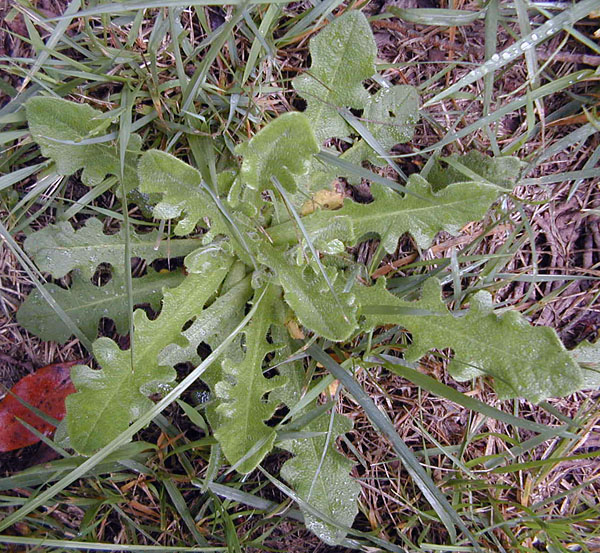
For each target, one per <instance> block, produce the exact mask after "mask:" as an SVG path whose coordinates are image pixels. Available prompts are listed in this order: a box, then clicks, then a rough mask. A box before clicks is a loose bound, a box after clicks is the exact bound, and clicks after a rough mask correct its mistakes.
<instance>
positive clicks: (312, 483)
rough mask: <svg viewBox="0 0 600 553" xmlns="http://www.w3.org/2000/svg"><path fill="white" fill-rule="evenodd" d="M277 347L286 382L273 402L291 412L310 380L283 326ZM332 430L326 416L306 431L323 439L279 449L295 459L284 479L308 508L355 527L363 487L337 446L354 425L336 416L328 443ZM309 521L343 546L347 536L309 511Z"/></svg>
mask: <svg viewBox="0 0 600 553" xmlns="http://www.w3.org/2000/svg"><path fill="white" fill-rule="evenodd" d="M282 316H283V315H282ZM273 341H274V342H276V343H278V344H281V347H280V349H279V350H278V351H277V353H276V357H275V359H276V362H277V363H278V371H279V373H280V374H281V375H282V376H284V377H285V378H286V379H287V382H286V384H285V386H283V387H282V388H279V389H277V390H275V391H274V392H272V396H275V397H276V398H278V399H280V400H281V401H283V402H284V403H285V404H286V405H287V406H288V407H289V408H290V409H292V408H294V407H295V406H296V404H297V403H298V401H299V400H300V399H301V397H302V393H303V387H304V381H305V378H306V375H305V372H304V368H303V364H302V361H291V362H290V361H287V358H288V357H289V356H290V355H291V354H292V348H291V344H290V337H289V334H287V330H286V328H285V327H284V326H282V325H281V324H280V325H278V326H277V327H274V329H273ZM315 407H317V402H313V403H312V404H311V405H309V406H307V407H306V408H305V409H303V410H302V411H300V412H299V413H298V414H297V415H296V417H295V418H294V419H292V422H294V421H295V420H297V419H298V417H299V416H301V415H303V414H306V413H307V412H308V411H309V410H310V409H311V408H315ZM329 424H330V415H322V416H321V417H319V418H317V419H315V420H313V421H311V422H310V423H309V424H308V425H306V426H305V427H303V428H302V431H303V432H307V433H309V432H310V433H312V432H322V433H323V435H322V436H316V437H310V438H301V439H292V440H286V441H283V442H281V443H279V444H278V445H279V446H280V447H282V448H283V449H286V450H287V451H289V452H291V453H293V454H294V456H295V457H294V458H292V459H290V460H288V461H286V462H285V464H284V465H283V467H282V469H281V475H282V476H283V478H284V479H285V480H287V482H288V483H289V484H290V485H291V487H292V488H293V489H294V491H295V492H296V493H297V494H298V495H299V496H300V497H301V498H302V499H303V500H304V501H305V502H307V503H309V504H310V505H312V506H313V507H314V508H315V509H317V510H318V511H319V512H321V513H323V514H324V515H326V516H327V517H328V518H329V519H331V520H334V521H335V522H337V523H338V524H340V525H342V526H351V525H352V522H353V521H354V517H355V516H356V513H357V512H358V505H357V499H358V494H359V493H360V485H359V484H358V482H357V481H356V480H354V478H352V477H351V476H350V474H349V473H350V470H351V468H352V465H353V463H352V462H351V461H350V460H348V459H346V458H345V457H343V456H342V455H340V453H339V452H338V451H337V449H336V446H335V443H336V438H337V437H338V436H340V435H341V434H344V433H346V432H348V431H350V430H351V429H352V421H351V420H350V419H348V418H346V417H344V416H343V415H339V414H335V415H334V419H333V424H332V428H331V432H330V433H329V439H327V433H328V432H329ZM304 520H305V522H306V525H307V527H308V528H309V529H310V530H311V531H313V532H314V533H315V534H316V535H317V536H319V537H320V538H321V539H322V540H323V541H325V542H326V543H328V544H330V545H336V544H339V543H340V542H341V541H342V539H343V538H344V537H345V533H344V532H342V531H340V530H339V529H338V528H336V527H335V526H333V525H330V524H327V523H325V522H323V521H321V520H319V519H317V518H316V517H315V516H314V515H312V514H311V513H309V512H308V511H307V510H304Z"/></svg>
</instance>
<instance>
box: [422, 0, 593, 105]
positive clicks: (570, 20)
mask: <svg viewBox="0 0 600 553" xmlns="http://www.w3.org/2000/svg"><path fill="white" fill-rule="evenodd" d="M597 9H598V0H583V1H582V2H578V3H576V4H573V5H572V6H570V7H568V8H566V9H565V10H564V11H563V12H562V13H560V14H558V15H557V16H555V17H553V18H552V19H550V20H549V21H546V23H544V24H543V25H540V26H539V27H538V28H537V29H536V30H535V31H534V32H532V33H530V34H528V35H526V36H525V37H523V38H521V39H520V40H518V41H517V42H516V43H515V44H512V45H511V46H509V47H507V48H505V49H504V50H503V51H502V53H501V54H499V55H498V54H497V55H496V57H492V58H491V59H489V60H488V61H486V62H485V63H484V64H483V65H481V66H480V67H478V68H477V69H474V70H473V71H471V72H470V73H468V74H467V75H466V76H465V77H463V78H462V79H460V80H459V81H458V82H456V83H454V84H453V85H451V86H449V87H448V88H446V89H445V90H443V91H442V92H440V93H438V94H436V95H435V96H434V97H433V98H431V99H430V100H428V101H427V102H425V104H424V105H423V107H424V108H425V107H429V106H431V105H433V104H435V103H437V102H439V101H441V100H443V99H444V98H447V97H448V96H451V95H452V94H455V93H456V92H458V91H459V90H460V89H461V88H463V87H465V86H467V85H470V84H471V83H473V82H475V81H476V80H478V79H481V78H482V77H483V76H484V75H487V74H488V73H489V72H491V71H496V70H498V69H500V68H502V67H504V66H505V65H507V64H508V63H510V62H512V61H514V60H515V59H517V58H519V57H520V56H522V55H523V54H524V53H525V52H526V51H527V50H529V49H530V48H534V47H535V46H537V45H538V44H540V43H541V42H543V41H544V40H547V39H549V38H550V37H551V36H553V35H555V34H556V33H558V32H560V31H562V30H563V29H565V28H566V27H569V26H571V25H573V24H575V23H577V21H579V20H580V19H583V18H584V17H586V16H588V15H589V14H590V13H591V12H592V11H594V10H597Z"/></svg>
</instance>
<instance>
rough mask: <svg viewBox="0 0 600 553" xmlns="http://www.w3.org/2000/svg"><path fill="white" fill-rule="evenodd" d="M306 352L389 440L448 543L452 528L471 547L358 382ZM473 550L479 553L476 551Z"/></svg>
mask: <svg viewBox="0 0 600 553" xmlns="http://www.w3.org/2000/svg"><path fill="white" fill-rule="evenodd" d="M306 351H307V353H308V354H309V355H310V356H311V357H312V358H313V359H315V360H316V361H318V362H319V363H321V364H322V365H323V366H324V367H325V368H326V369H327V370H328V371H329V372H331V374H332V375H333V376H334V377H335V378H337V379H338V380H339V381H340V382H341V383H342V384H343V385H344V387H345V388H346V389H347V390H348V392H349V393H350V394H351V395H352V396H353V397H354V399H355V400H356V401H357V402H358V403H360V405H361V407H362V408H363V409H364V410H365V413H366V414H367V416H368V417H369V418H370V419H371V422H372V423H373V424H374V425H375V426H376V427H377V428H378V429H379V431H380V432H382V433H383V434H384V435H385V436H386V437H387V438H388V440H390V443H391V444H392V447H393V448H394V451H396V453H397V454H398V455H399V456H400V458H401V459H402V461H403V463H404V466H405V467H406V470H407V471H408V472H409V473H410V475H411V476H412V478H413V479H414V480H415V483H416V485H417V486H418V487H419V489H420V490H421V491H422V492H423V495H424V496H425V497H426V498H427V500H428V501H429V503H430V504H431V506H432V507H433V509H434V510H435V512H436V513H437V514H438V516H439V517H440V520H441V521H442V522H443V524H444V526H445V527H446V529H447V530H448V533H449V535H450V537H451V539H452V541H453V542H455V541H456V539H457V538H456V529H455V527H456V526H458V527H459V528H460V529H461V530H462V531H463V532H464V534H465V536H467V537H468V538H469V539H470V540H471V541H472V542H473V543H475V538H474V537H473V535H472V534H471V532H470V531H469V529H468V528H467V527H466V526H465V524H464V522H463V521H462V520H461V518H460V517H459V516H458V514H457V513H456V511H455V510H454V509H453V508H452V506H451V505H450V503H449V502H448V500H447V499H446V497H445V496H444V495H443V494H442V493H441V492H440V490H439V489H438V488H437V486H436V485H435V484H434V483H433V480H431V477H430V476H429V475H428V474H427V473H426V472H425V469H423V467H422V466H421V465H420V463H419V461H418V460H417V458H416V457H415V455H414V453H413V452H412V451H411V450H410V449H409V448H408V446H407V445H406V444H405V443H404V442H403V441H402V440H401V439H400V436H398V433H397V432H396V429H395V428H394V425H393V424H392V423H391V421H390V420H389V418H388V417H387V416H385V415H384V414H383V413H382V412H381V411H380V410H379V409H378V408H377V406H376V405H375V403H373V400H372V399H371V398H370V397H369V396H368V395H367V393H366V392H365V391H364V390H363V389H362V388H361V386H360V385H359V384H358V382H356V380H355V379H354V378H353V377H352V376H351V375H350V374H349V373H348V372H347V371H346V370H345V369H344V368H342V367H341V366H340V365H338V363H336V362H335V361H334V360H333V359H332V358H331V357H330V356H329V355H327V354H326V353H325V352H324V351H323V350H322V349H321V348H319V347H318V346H317V345H316V344H313V345H311V346H309V347H308V349H307V350H306ZM477 549H478V550H479V548H478V547H477Z"/></svg>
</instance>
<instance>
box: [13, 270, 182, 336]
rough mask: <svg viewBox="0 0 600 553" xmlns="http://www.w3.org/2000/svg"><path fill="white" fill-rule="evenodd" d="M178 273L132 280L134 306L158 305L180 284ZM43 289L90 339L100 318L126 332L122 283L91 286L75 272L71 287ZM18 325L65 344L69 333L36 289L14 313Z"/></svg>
mask: <svg viewBox="0 0 600 553" xmlns="http://www.w3.org/2000/svg"><path fill="white" fill-rule="evenodd" d="M182 279H183V274H182V273H181V272H180V271H172V272H169V273H166V274H165V273H161V274H159V273H156V272H154V271H150V272H149V273H148V274H147V275H145V276H143V277H140V278H134V279H133V288H132V291H133V304H134V305H139V304H142V303H148V304H150V306H151V307H152V308H153V309H157V308H158V307H159V305H160V300H161V297H162V290H161V289H163V288H164V289H167V288H171V287H173V286H177V285H178V284H180V283H181V281H182ZM44 288H45V289H46V290H47V291H48V292H49V293H50V294H51V295H52V297H53V298H54V300H55V301H56V302H57V303H58V304H59V305H60V306H61V307H62V308H63V310H64V311H65V313H66V314H67V315H68V316H69V317H71V319H72V320H73V322H74V323H75V324H76V325H77V326H78V327H79V328H80V330H81V331H82V332H83V333H84V334H85V335H86V336H87V337H88V338H90V340H94V339H95V338H96V336H97V335H98V323H99V322H100V319H102V318H107V319H111V320H112V321H113V322H114V323H115V326H116V330H117V332H118V333H119V334H126V333H127V331H128V330H129V328H128V324H129V317H128V305H129V304H128V299H127V297H128V296H127V294H128V292H127V288H126V286H125V280H124V279H123V278H122V277H120V276H114V277H113V278H112V279H111V280H109V281H108V282H107V283H106V284H105V285H104V286H96V285H94V284H92V283H91V282H90V280H89V278H85V277H83V276H82V275H80V274H79V273H78V272H77V271H76V272H74V273H73V278H72V282H71V287H70V288H68V289H64V288H61V287H60V286H57V285H56V284H44ZM17 321H18V322H19V324H20V325H22V326H23V327H24V328H26V329H27V330H28V331H29V332H32V333H33V334H35V335H36V336H38V337H40V338H41V339H42V340H49V341H52V342H58V343H59V344H63V343H65V342H66V341H67V340H68V339H69V338H70V336H71V334H72V333H71V330H70V329H69V328H68V327H67V326H66V325H65V324H64V323H63V322H62V320H61V319H59V318H58V317H57V315H56V313H55V312H54V310H53V309H52V307H50V305H49V304H48V303H47V302H46V300H45V299H44V298H43V296H42V295H41V294H40V293H39V291H38V290H33V291H32V292H31V293H30V294H29V296H27V299H26V300H25V301H24V302H23V303H22V304H21V307H20V308H19V311H17Z"/></svg>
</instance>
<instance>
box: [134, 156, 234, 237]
mask: <svg viewBox="0 0 600 553" xmlns="http://www.w3.org/2000/svg"><path fill="white" fill-rule="evenodd" d="M138 174H139V179H140V190H141V191H142V192H147V193H153V192H156V193H159V194H162V201H161V202H160V203H159V204H158V205H156V206H155V207H154V216H155V217H156V218H157V219H175V218H177V217H179V216H180V215H181V214H183V215H184V217H183V219H181V220H180V221H179V222H178V223H177V226H176V227H175V234H176V235H177V236H184V235H186V234H190V233H191V232H193V230H194V229H195V227H196V225H198V224H200V225H202V226H204V227H205V228H206V226H207V225H206V223H205V222H204V221H203V219H204V218H205V217H206V218H208V219H210V222H211V224H210V230H211V235H212V236H214V235H216V234H219V233H225V234H226V233H227V231H228V229H227V226H226V224H225V222H224V220H223V217H222V215H221V213H220V212H219V210H218V208H217V206H216V205H215V203H214V201H213V200H212V198H211V197H210V195H209V194H208V193H207V192H206V191H205V190H203V189H202V186H201V183H202V175H201V174H200V172H199V171H198V170H196V169H194V168H193V167H191V166H190V165H188V164H187V163H184V162H183V161H180V160H179V159H177V158H176V157H174V156H172V155H171V154H167V153H166V152H161V151H159V150H149V151H147V152H144V154H143V155H142V157H141V159H140V163H139V166H138Z"/></svg>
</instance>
